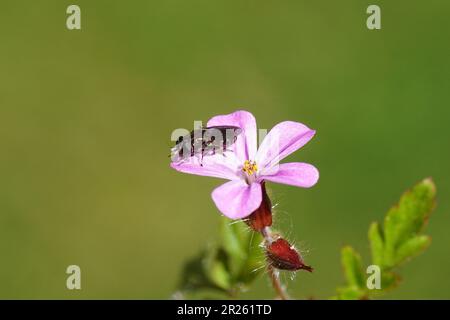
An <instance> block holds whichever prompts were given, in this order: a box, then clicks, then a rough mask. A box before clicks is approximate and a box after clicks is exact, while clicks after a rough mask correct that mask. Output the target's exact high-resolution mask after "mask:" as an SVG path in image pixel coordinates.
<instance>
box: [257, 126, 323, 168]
mask: <svg viewBox="0 0 450 320" xmlns="http://www.w3.org/2000/svg"><path fill="white" fill-rule="evenodd" d="M315 133H316V132H315V131H314V130H311V129H310V128H308V127H307V126H305V125H304V124H302V123H299V122H293V121H284V122H280V123H279V124H277V125H276V126H275V127H273V128H272V130H270V132H269V133H268V134H267V136H266V137H265V138H264V140H263V142H262V143H261V146H260V147H259V149H258V152H257V155H256V159H255V160H256V163H257V164H258V167H259V168H261V169H262V168H264V167H271V166H273V165H276V164H277V163H278V162H280V161H281V160H282V159H284V158H285V157H287V156H288V155H290V154H291V153H292V152H294V151H296V150H298V149H300V148H301V147H303V146H304V145H305V144H306V143H307V142H308V141H309V140H311V138H312V137H313V136H314V134H315Z"/></svg>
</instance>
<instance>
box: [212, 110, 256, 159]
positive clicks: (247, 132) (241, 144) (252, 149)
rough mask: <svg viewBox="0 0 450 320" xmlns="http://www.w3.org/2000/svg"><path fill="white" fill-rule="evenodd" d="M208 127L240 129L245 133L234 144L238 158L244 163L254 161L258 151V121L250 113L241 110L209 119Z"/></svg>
mask: <svg viewBox="0 0 450 320" xmlns="http://www.w3.org/2000/svg"><path fill="white" fill-rule="evenodd" d="M207 126H208V127H213V126H236V127H240V128H241V129H242V130H243V132H242V133H241V134H240V135H239V136H238V138H237V141H236V143H235V144H234V151H235V153H236V156H237V157H238V158H239V159H240V160H241V162H242V163H243V162H244V161H245V160H248V159H254V157H255V155H256V149H257V141H256V120H255V117H254V116H253V115H252V114H251V113H250V112H248V111H243V110H240V111H236V112H233V113H230V114H226V115H220V116H215V117H213V118H211V119H209V121H208V124H207Z"/></svg>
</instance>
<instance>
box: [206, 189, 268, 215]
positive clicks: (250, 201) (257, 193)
mask: <svg viewBox="0 0 450 320" xmlns="http://www.w3.org/2000/svg"><path fill="white" fill-rule="evenodd" d="M211 196H212V199H213V200H214V202H215V204H216V206H217V208H218V209H219V210H220V211H221V212H222V213H223V214H224V215H225V216H227V217H228V218H230V219H242V218H245V217H247V216H249V215H250V214H251V213H253V212H254V211H255V210H256V209H258V207H259V206H260V204H261V201H262V191H261V185H260V184H259V183H252V184H251V185H248V184H246V183H245V182H244V181H242V180H235V181H229V182H227V183H224V184H222V185H221V186H219V187H217V188H216V189H214V191H213V192H212V194H211Z"/></svg>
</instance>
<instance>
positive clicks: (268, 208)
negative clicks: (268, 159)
mask: <svg viewBox="0 0 450 320" xmlns="http://www.w3.org/2000/svg"><path fill="white" fill-rule="evenodd" d="M261 190H262V201H261V205H260V206H259V208H258V209H256V211H254V212H253V213H252V214H251V215H250V216H249V217H248V219H247V220H246V222H247V224H248V225H249V226H250V227H251V228H252V229H253V230H254V231H261V230H263V229H264V228H265V227H270V226H271V225H272V203H271V201H270V198H269V196H268V195H267V191H266V184H265V183H264V182H262V183H261Z"/></svg>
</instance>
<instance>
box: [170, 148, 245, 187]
mask: <svg viewBox="0 0 450 320" xmlns="http://www.w3.org/2000/svg"><path fill="white" fill-rule="evenodd" d="M239 165H240V161H239V160H238V159H237V158H236V156H235V155H234V154H233V153H232V152H226V154H216V155H208V156H205V157H204V158H203V160H201V158H200V156H199V157H197V156H194V157H190V158H187V159H185V160H183V161H181V162H172V163H171V164H170V166H171V167H172V168H173V169H175V170H177V171H179V172H184V173H189V174H195V175H199V176H208V177H215V178H222V179H228V180H236V179H240V176H239V175H238V174H239V173H240V170H239Z"/></svg>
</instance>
